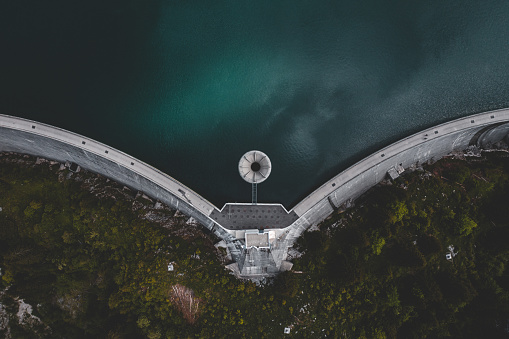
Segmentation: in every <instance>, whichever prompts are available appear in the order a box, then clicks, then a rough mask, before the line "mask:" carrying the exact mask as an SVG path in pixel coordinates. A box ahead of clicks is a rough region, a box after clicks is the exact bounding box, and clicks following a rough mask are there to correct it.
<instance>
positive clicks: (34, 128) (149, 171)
mask: <svg viewBox="0 0 509 339" xmlns="http://www.w3.org/2000/svg"><path fill="white" fill-rule="evenodd" d="M0 127H4V128H9V129H12V130H17V131H22V132H25V133H29V134H33V135H37V136H41V137H44V138H49V139H52V140H55V141H58V142H61V143H64V144H67V145H71V146H74V147H76V148H79V149H82V150H85V151H87V152H89V153H93V154H95V155H97V156H99V157H101V158H104V159H107V160H110V161H111V162H114V163H116V164H118V165H121V166H123V167H125V168H126V169H128V170H129V171H132V172H134V173H136V174H137V175H139V176H142V177H144V178H146V179H148V180H150V181H152V182H154V183H155V184H157V185H159V186H160V187H162V188H164V189H166V190H167V191H169V192H171V193H172V194H173V195H175V196H176V197H179V198H180V199H181V200H182V201H185V202H187V203H189V204H191V205H192V206H193V207H194V208H196V209H197V210H198V211H199V212H201V213H203V215H205V216H208V215H210V213H212V211H213V210H214V209H216V207H215V206H214V205H212V204H211V203H210V202H209V201H207V200H206V199H204V198H203V197H202V196H200V195H199V194H197V193H196V192H194V191H193V190H191V189H190V188H188V187H186V186H185V185H183V184H182V183H180V182H179V181H177V180H175V179H174V178H172V177H170V176H169V175H167V174H165V173H163V172H161V171H159V170H158V169H156V168H154V167H152V166H150V165H148V164H146V163H144V162H142V161H140V160H138V159H136V158H134V157H132V156H130V155H128V154H126V153H124V152H121V151H119V150H116V149H114V148H112V147H110V146H108V145H105V144H103V143H100V142H98V141H95V140H93V139H90V138H87V137H84V136H82V135H79V134H76V133H73V132H69V131H66V130H64V129H61V128H58V127H54V126H50V125H46V124H43V123H39V122H35V121H31V120H27V119H23V118H17V117H12V116H8V115H2V114H0ZM25 140H26V139H25ZM27 141H29V142H30V140H27ZM1 146H2V145H1V143H0V150H3V148H2V147H1ZM34 155H39V156H45V154H34ZM63 156H64V157H65V155H63ZM50 158H52V157H51V156H50ZM57 160H61V159H57ZM67 160H69V161H71V158H69V159H67ZM78 165H81V166H83V167H84V168H87V166H86V165H84V164H79V163H78ZM112 179H115V178H112Z"/></svg>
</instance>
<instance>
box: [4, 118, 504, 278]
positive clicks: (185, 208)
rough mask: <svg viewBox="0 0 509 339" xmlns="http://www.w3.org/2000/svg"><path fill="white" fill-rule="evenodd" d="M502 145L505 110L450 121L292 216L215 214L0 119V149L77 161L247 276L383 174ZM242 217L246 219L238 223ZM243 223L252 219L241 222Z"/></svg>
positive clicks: (238, 210) (350, 173)
mask: <svg viewBox="0 0 509 339" xmlns="http://www.w3.org/2000/svg"><path fill="white" fill-rule="evenodd" d="M501 140H505V141H506V142H508V143H509V109H502V110H496V111H491V112H485V113H480V114H475V115H471V116H468V117H465V118H461V119H457V120H453V121H451V122H448V123H444V124H440V125H437V126H435V127H432V128H428V129H426V130H423V131H421V132H419V133H416V134H414V135H411V136H409V137H407V138H404V139H402V140H400V141H398V142H395V143H393V144H392V145H389V146H387V147H385V148H383V149H381V150H380V151H378V152H376V153H373V154H372V155H370V156H368V157H366V158H364V159H363V160H361V161H359V162H358V163H356V164H354V165H353V166H351V167H350V168H348V169H347V170H345V171H343V172H341V173H339V174H338V175H337V176H335V177H334V178H332V179H330V180H329V181H327V182H326V183H324V184H323V185H322V186H320V187H319V188H318V189H316V190H315V191H314V192H313V193H311V194H310V195H309V196H307V197H306V198H304V199H303V200H302V201H301V202H300V203H298V204H297V205H296V206H295V207H294V208H293V209H292V210H290V211H286V209H284V208H283V207H282V206H280V205H278V204H261V205H257V207H258V209H259V210H260V211H258V210H257V208H255V207H254V206H252V205H250V204H227V205H225V207H224V208H223V210H221V211H220V210H219V209H217V208H216V207H215V206H214V205H212V204H211V203H210V202H208V201H207V200H206V199H204V198H203V197H201V196H200V195H199V194H197V193H196V192H194V191H192V190H191V189H189V188H188V187H186V186H184V185H183V184H181V183H180V182H178V181H177V180H175V179H173V178H172V177H170V176H169V175H167V174H165V173H163V172H161V171H159V170H157V169H155V168H153V167H152V166H149V165H147V164H145V163H143V162H142V161H140V160H138V159H136V158H133V157H131V156H129V155H128V154H125V153H123V152H120V151H118V150H116V149H114V148H111V147H109V146H107V145H104V144H102V143H100V142H97V141H95V140H92V139H89V138H86V137H84V136H81V135H78V134H75V133H72V132H68V131H65V130H63V129H60V128H57V127H53V126H49V125H46V124H42V123H38V122H34V121H30V120H26V119H21V118H16V117H10V116H6V115H0V151H11V152H17V153H24V154H30V155H34V156H41V157H44V158H48V159H53V160H57V161H60V162H66V161H69V162H74V163H76V164H78V165H80V166H82V167H83V168H85V169H87V170H90V171H92V172H95V173H98V174H101V175H104V176H106V177H108V178H111V179H113V180H115V181H117V182H120V183H122V184H124V185H126V186H129V187H131V188H133V189H136V190H139V191H142V192H144V193H145V194H147V195H149V196H151V197H153V198H155V199H158V200H160V201H162V202H164V203H165V204H167V205H169V206H171V207H173V208H176V209H178V210H180V211H181V212H183V213H184V214H186V215H189V216H191V217H193V218H194V219H196V221H198V222H199V223H201V224H202V225H203V226H205V227H206V228H207V229H209V230H210V231H212V232H213V233H214V234H216V236H218V237H219V238H220V239H223V240H225V243H226V246H227V248H228V250H229V253H230V254H231V255H232V259H233V261H234V263H233V264H231V265H229V266H232V265H233V267H230V268H232V269H233V270H234V272H236V273H237V274H238V275H240V276H242V277H248V278H253V277H256V276H258V277H259V276H264V275H270V274H274V273H277V272H278V271H279V270H283V269H290V268H291V264H290V263H288V262H286V261H285V260H286V257H287V250H288V247H290V246H292V245H293V243H294V242H295V240H296V239H297V238H298V237H299V236H300V235H301V234H302V232H304V231H305V230H306V229H307V228H308V227H310V226H311V225H314V224H317V223H319V222H321V221H322V220H324V219H325V218H327V217H328V216H329V215H330V214H331V213H333V212H334V210H335V209H336V208H338V207H339V206H341V205H342V204H344V203H345V202H347V201H348V200H354V199H356V198H358V197H359V196H360V195H361V194H363V193H364V192H366V191H367V190H368V189H369V188H371V187H373V186H375V185H376V184H378V183H379V182H380V181H382V180H383V179H385V178H386V177H387V175H388V173H392V174H393V175H394V174H395V175H396V176H397V175H398V172H400V171H402V170H403V169H405V168H409V167H412V166H418V165H420V164H423V163H426V162H428V161H435V160H438V159H440V158H441V157H443V156H445V155H447V154H449V153H451V152H454V151H463V150H465V149H467V148H468V147H469V146H477V147H480V148H486V147H490V145H491V144H493V143H496V142H499V141H501ZM262 205H267V206H262ZM232 206H233V207H232ZM251 207H253V208H251ZM278 207H279V210H280V211H279V212H280V213H277V212H278ZM232 208H233V209H234V210H233V212H232V211H231V209H232ZM264 208H265V209H266V210H267V211H265V209H264ZM248 209H249V211H248ZM251 209H253V211H251ZM282 210H284V211H282ZM258 212H260V213H261V214H263V215H261V214H260V213H258ZM263 212H266V213H263ZM268 212H270V213H268ZM283 212H284V213H283ZM257 213H258V214H260V215H258V214H257ZM237 214H239V215H238V218H237V219H235V218H236V217H237ZM244 214H245V217H246V219H243V218H242V217H243V216H244ZM286 214H288V215H286ZM228 218H233V219H232V220H230V219H228ZM247 218H249V222H243V220H247ZM251 218H253V219H251ZM254 218H256V219H254ZM272 220H274V225H273V226H274V227H273V229H274V230H273V231H274V234H275V237H274V239H273V240H271V245H270V250H267V249H260V250H259V249H249V250H248V249H246V247H245V245H244V240H243V239H242V234H244V233H246V232H245V230H246V229H256V228H267V227H266V226H267V225H268V222H269V221H272ZM277 220H280V221H281V222H279V223H278V222H277ZM228 222H229V223H230V224H231V225H229V224H228ZM236 222H237V223H238V224H237V223H236ZM221 223H223V224H224V225H222V224H221ZM228 225H229V226H228ZM260 225H262V226H260ZM263 225H265V227H264V226H263ZM224 226H228V227H224ZM269 228H270V227H269ZM271 229H272V228H271ZM239 234H240V236H239Z"/></svg>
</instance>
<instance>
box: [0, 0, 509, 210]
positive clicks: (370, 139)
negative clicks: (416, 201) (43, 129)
mask: <svg viewBox="0 0 509 339" xmlns="http://www.w3.org/2000/svg"><path fill="white" fill-rule="evenodd" d="M508 16H509V2H507V1H496V0H493V1H488V2H486V1H460V0H448V1H442V0H440V1H439V0H427V1H424V0H422V1H406V0H405V1H404V0H401V1H377V0H366V1H303V0H292V1H285V0H282V1H268V0H260V1H240V0H236V1H226V0H224V1H205V0H197V1H150V2H147V1H142V0H132V1H129V2H124V1H97V0H92V1H81V2H71V1H67V0H55V1H25V0H20V1H10V2H9V1H5V2H2V3H1V4H0V46H2V52H1V53H0V74H1V76H0V112H1V113H4V114H11V115H18V116H22V117H26V118H31V119H35V120H39V121H42V122H46V123H50V124H53V125H55V126H58V127H62V128H66V129H68V130H71V131H74V132H77V133H81V134H84V135H86V136H89V137H92V138H94V139H97V140H99V141H101V142H104V143H107V144H110V145H111V146H113V147H116V148H118V149H120V150H122V151H125V152H127V153H129V154H131V155H133V156H136V157H138V158H140V159H141V160H143V161H145V162H147V163H149V164H152V165H153V166H155V167H157V168H159V169H161V170H163V171H165V172H166V173H168V174H169V175H171V176H173V177H174V178H176V179H177V180H179V181H181V182H182V183H184V184H185V185H187V186H189V187H191V188H192V189H194V190H195V191H197V192H199V193H200V194H202V195H203V196H204V197H206V198H207V199H209V200H210V201H212V202H213V203H215V204H216V205H217V206H222V204H223V203H224V202H226V201H231V202H235V201H238V202H241V201H250V198H251V197H250V189H251V188H250V186H249V185H248V184H246V183H245V182H244V181H243V180H242V179H241V178H240V177H239V175H238V174H237V163H238V160H239V157H240V156H241V155H242V154H244V153H245V152H246V151H248V150H251V149H259V150H262V151H264V152H265V153H267V154H268V155H269V156H270V158H271V160H272V164H273V171H272V174H271V176H270V178H269V179H268V180H267V181H265V182H264V183H263V184H262V185H260V187H259V197H258V200H259V201H261V202H281V203H283V204H285V205H286V206H287V207H291V206H292V205H293V204H295V203H296V202H297V201H299V200H300V199H301V198H303V197H304V196H305V195H306V194H307V193H309V192H310V191H312V190H313V189H314V188H316V187H317V186H319V185H320V184H321V183H322V182H324V181H325V180H327V179H329V178H330V177H332V176H333V175H335V174H336V173H338V172H339V171H340V170H342V169H345V168H346V167H348V166H350V165H351V164H353V163H354V162H355V161H357V160H359V159H360V158H362V157H363V156H366V155H368V154H369V153H371V152H372V151H374V150H376V149H378V148H380V147H382V146H385V145H387V144H388V143H390V142H392V141H395V140H397V139H399V138H401V137H404V136H407V135H409V134H411V133H413V132H415V131H417V130H419V129H422V128H424V127H426V126H430V125H434V124H437V123H440V122H443V121H446V120H451V119H453V118H457V117H461V116H465V115H468V114H471V113H476V112H481V111H485V110H491V109H495V108H500V107H506V106H508V105H509V81H508V80H509V71H508V69H509V58H507V55H509V43H508V41H509V25H508V24H507V17H508Z"/></svg>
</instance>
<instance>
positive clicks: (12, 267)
mask: <svg viewBox="0 0 509 339" xmlns="http://www.w3.org/2000/svg"><path fill="white" fill-rule="evenodd" d="M508 202H509V157H508V154H507V153H506V152H484V153H482V156H481V157H468V158H466V159H454V158H445V159H442V160H440V161H438V162H436V163H434V164H432V165H426V166H424V167H423V168H419V169H417V170H415V171H413V172H411V173H405V174H404V175H402V176H401V177H399V178H398V179H396V180H394V181H384V182H383V183H382V184H380V185H377V186H376V187H374V188H372V189H371V190H370V191H369V192H367V193H366V194H365V195H363V196H362V197H361V198H359V199H357V201H356V202H355V205H356V206H355V207H353V208H350V209H348V210H346V211H337V212H336V213H334V214H333V215H331V216H330V217H329V218H328V219H327V220H325V221H324V222H322V223H321V224H320V225H318V228H317V229H316V230H313V231H309V232H305V233H304V235H303V236H302V237H301V238H300V239H299V241H298V243H297V244H296V248H295V249H296V250H297V251H298V252H300V255H295V256H296V258H295V259H293V263H294V266H293V269H292V271H287V272H284V273H281V274H279V275H278V276H276V277H275V278H271V279H267V280H266V281H265V282H263V283H261V284H260V283H259V284H255V283H253V282H250V281H247V280H240V279H237V278H236V277H235V276H234V275H233V274H232V273H231V272H229V271H228V270H227V269H226V268H225V264H227V263H228V262H227V261H226V260H227V259H226V257H225V255H224V253H223V251H221V250H220V249H216V247H214V243H215V242H217V241H218V239H214V237H213V235H212V234H209V233H206V230H205V228H202V227H200V225H196V224H194V223H190V222H189V221H188V219H189V218H188V217H186V216H184V215H182V214H180V213H179V212H178V211H175V210H172V209H170V208H168V207H166V206H164V205H162V204H160V203H158V202H157V201H153V200H152V199H150V198H149V197H146V196H144V195H143V194H142V193H141V192H133V191H131V190H130V189H128V188H126V187H123V186H122V185H119V184H116V183H115V182H113V181H110V180H108V179H107V178H104V177H101V176H99V175H96V174H94V173H90V172H87V171H85V170H81V171H80V172H79V173H74V172H71V171H69V170H68V169H67V168H63V167H62V166H61V164H59V163H56V162H49V161H45V160H42V159H37V158H34V157H30V156H22V155H16V154H7V153H3V154H1V156H0V274H1V280H0V336H5V337H8V336H10V337H12V338H37V337H39V338H151V339H156V338H210V337H218V338H222V337H235V338H269V337H288V338H290V337H296V338H320V337H333V338H424V337H430V338H440V337H456V338H478V337H489V338H505V337H507V336H508V335H509V268H508V266H509V265H508V259H509V241H508V240H509V208H508ZM293 252H295V251H293ZM295 253H296V252H295ZM169 266H171V269H170V268H169ZM26 304H29V305H31V313H32V314H31V315H27V316H22V317H20V316H19V314H20V312H21V309H22V307H21V305H26ZM25 308H26V307H25ZM285 328H290V329H291V331H290V333H289V334H284V333H283V331H284V329H285Z"/></svg>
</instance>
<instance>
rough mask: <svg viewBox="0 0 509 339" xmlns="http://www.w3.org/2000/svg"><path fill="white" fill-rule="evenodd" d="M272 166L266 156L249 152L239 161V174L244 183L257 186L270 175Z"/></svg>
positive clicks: (258, 152)
mask: <svg viewBox="0 0 509 339" xmlns="http://www.w3.org/2000/svg"><path fill="white" fill-rule="evenodd" d="M271 170H272V164H271V163H270V159H269V157H268V156H267V154H265V153H263V152H260V151H249V152H247V153H246V154H244V155H243V156H242V157H241V158H240V161H239V174H240V176H241V177H242V179H244V180H245V181H247V182H249V183H252V184H259V183H261V182H263V181H265V179H267V178H268V177H269V175H270V171H271Z"/></svg>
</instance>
